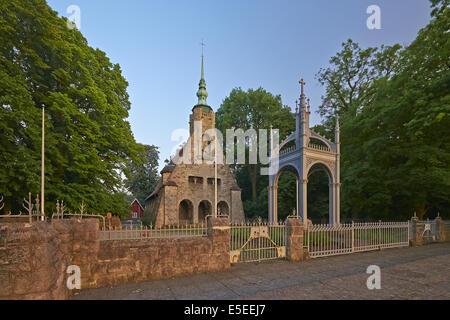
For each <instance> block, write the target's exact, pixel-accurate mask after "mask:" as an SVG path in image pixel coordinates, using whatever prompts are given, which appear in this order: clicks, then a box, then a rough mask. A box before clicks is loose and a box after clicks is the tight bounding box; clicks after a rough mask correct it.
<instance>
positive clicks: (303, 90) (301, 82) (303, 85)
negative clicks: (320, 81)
mask: <svg viewBox="0 0 450 320" xmlns="http://www.w3.org/2000/svg"><path fill="white" fill-rule="evenodd" d="M299 83H300V85H301V86H302V96H303V95H305V85H306V82H305V80H304V79H303V78H301V80H300V82H299Z"/></svg>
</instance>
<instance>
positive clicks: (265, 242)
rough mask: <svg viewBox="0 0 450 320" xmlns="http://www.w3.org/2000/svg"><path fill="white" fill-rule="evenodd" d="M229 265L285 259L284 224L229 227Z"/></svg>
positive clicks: (254, 224)
mask: <svg viewBox="0 0 450 320" xmlns="http://www.w3.org/2000/svg"><path fill="white" fill-rule="evenodd" d="M230 231H231V253H230V261H231V263H239V262H260V261H263V260H273V259H281V258H285V257H286V226H285V224H282V223H280V224H276V225H275V224H274V225H269V224H267V223H262V222H257V223H247V224H237V225H231V227H230Z"/></svg>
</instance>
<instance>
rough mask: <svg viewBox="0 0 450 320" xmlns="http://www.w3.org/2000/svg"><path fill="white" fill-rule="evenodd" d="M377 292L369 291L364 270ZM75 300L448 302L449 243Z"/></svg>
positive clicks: (249, 268)
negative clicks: (375, 269)
mask: <svg viewBox="0 0 450 320" xmlns="http://www.w3.org/2000/svg"><path fill="white" fill-rule="evenodd" d="M371 265H377V266H379V267H380V270H381V289H379V290H376V289H375V290H369V289H368V288H367V284H366V283H367V279H368V278H369V277H370V274H367V273H366V271H367V268H368V267H369V266H371ZM72 299H74V300H90V299H100V300H101V299H107V300H234V299H239V300H313V299H314V300H316V299H326V300H329V299H333V300H334V299H350V300H361V299H364V300H365V299H369V300H378V299H389V300H400V299H401V300H404V299H419V300H430V299H431V300H435V299H444V300H450V243H437V244H432V245H426V246H421V247H409V248H396V249H384V250H381V251H372V252H364V253H355V254H348V255H342V256H333V257H325V258H316V259H311V260H308V261H302V262H289V261H285V260H277V261H270V262H262V263H259V264H258V263H250V264H246V263H242V264H236V265H232V267H231V269H230V270H227V271H223V272H214V273H205V274H198V275H191V276H185V277H178V278H172V279H163V280H152V281H146V282H141V283H130V284H125V285H120V286H116V287H106V288H96V289H86V290H81V291H80V292H79V293H78V294H76V295H74V296H73V297H72Z"/></svg>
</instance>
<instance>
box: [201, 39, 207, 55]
mask: <svg viewBox="0 0 450 320" xmlns="http://www.w3.org/2000/svg"><path fill="white" fill-rule="evenodd" d="M200 45H201V46H202V57H203V48H204V47H205V46H206V43H205V42H204V41H203V38H202V42H200Z"/></svg>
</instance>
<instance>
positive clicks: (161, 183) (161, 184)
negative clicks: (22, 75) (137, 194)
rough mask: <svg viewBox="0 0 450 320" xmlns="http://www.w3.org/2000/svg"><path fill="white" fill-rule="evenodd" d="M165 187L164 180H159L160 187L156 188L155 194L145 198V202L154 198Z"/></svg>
mask: <svg viewBox="0 0 450 320" xmlns="http://www.w3.org/2000/svg"><path fill="white" fill-rule="evenodd" d="M162 186H163V180H162V179H161V180H159V182H158V185H157V186H156V188H155V190H153V192H152V193H151V194H150V195H149V196H148V197H147V198H145V201H147V200H148V199H151V198H153V197H154V196H155V195H156V194H158V192H159V190H161V188H162Z"/></svg>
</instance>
